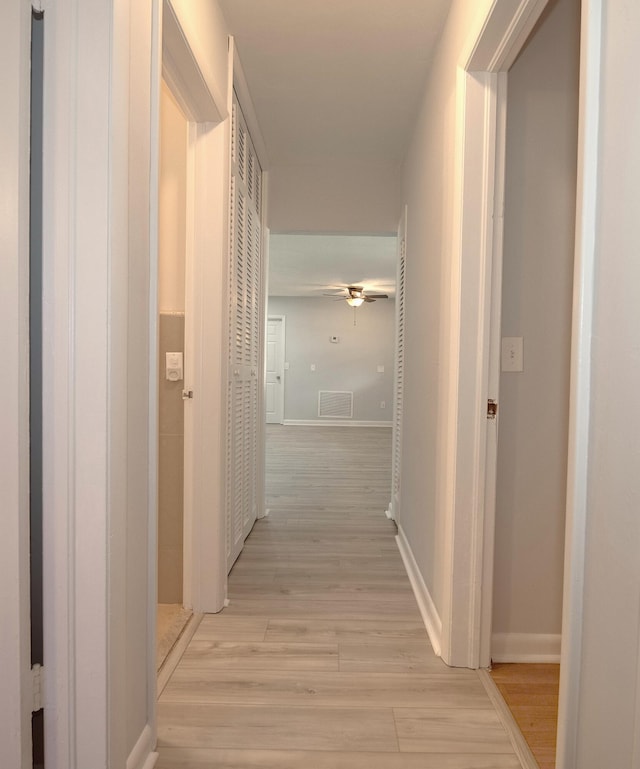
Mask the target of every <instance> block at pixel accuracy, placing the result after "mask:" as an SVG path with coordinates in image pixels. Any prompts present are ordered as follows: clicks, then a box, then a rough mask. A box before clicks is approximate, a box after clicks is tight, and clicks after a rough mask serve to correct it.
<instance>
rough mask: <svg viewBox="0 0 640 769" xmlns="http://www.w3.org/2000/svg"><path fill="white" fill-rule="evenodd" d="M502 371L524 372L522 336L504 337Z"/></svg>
mask: <svg viewBox="0 0 640 769" xmlns="http://www.w3.org/2000/svg"><path fill="white" fill-rule="evenodd" d="M502 370H503V371H507V372H514V371H516V372H517V371H524V354H523V340H522V337H521V336H504V337H502Z"/></svg>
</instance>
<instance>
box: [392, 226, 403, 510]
mask: <svg viewBox="0 0 640 769" xmlns="http://www.w3.org/2000/svg"><path fill="white" fill-rule="evenodd" d="M401 230H402V231H401V232H400V233H399V236H400V237H399V244H398V246H399V247H398V273H397V285H396V371H395V382H394V397H393V409H394V411H393V456H392V463H393V465H392V473H391V479H392V486H391V512H392V515H393V518H394V519H396V520H397V515H398V512H399V509H400V473H401V466H402V407H403V401H404V294H405V261H406V260H405V255H406V236H405V233H404V231H403V230H404V227H402V228H401Z"/></svg>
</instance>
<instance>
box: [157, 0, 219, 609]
mask: <svg viewBox="0 0 640 769" xmlns="http://www.w3.org/2000/svg"><path fill="white" fill-rule="evenodd" d="M163 7H164V11H165V13H164V18H163V24H162V41H163V47H162V51H163V66H162V72H163V75H164V77H165V80H166V82H167V85H168V86H169V88H170V90H171V93H172V94H173V96H174V97H175V98H176V100H177V101H178V103H179V104H180V106H181V107H182V109H183V110H184V111H185V113H186V115H187V116H188V117H189V118H191V122H190V123H189V131H188V133H189V142H188V150H187V220H186V221H187V240H186V244H185V245H186V274H185V389H188V390H192V391H193V394H194V395H193V399H190V400H189V401H188V402H187V403H186V405H185V448H184V464H185V483H184V559H183V603H184V605H185V606H187V607H188V608H191V609H193V610H194V611H196V612H203V611H208V612H217V611H220V609H221V608H222V605H223V603H224V598H225V595H226V589H227V581H226V568H225V567H224V566H223V564H224V561H225V557H224V544H223V543H224V519H223V517H222V515H221V513H220V511H221V509H223V499H224V497H223V489H224V483H223V480H222V476H223V472H222V466H223V465H222V463H223V456H224V454H223V451H222V448H221V444H220V436H219V434H218V432H217V431H216V430H214V429H213V427H212V426H213V425H219V424H221V420H222V414H223V406H222V404H223V399H222V395H221V389H222V381H223V374H222V366H223V363H222V360H223V352H222V348H223V345H224V343H223V339H224V329H225V321H224V312H223V309H222V308H223V307H225V306H226V304H225V300H226V289H225V285H226V284H225V281H224V269H225V258H226V244H227V240H228V233H227V219H228V217H227V215H226V213H225V212H226V211H227V208H228V173H229V161H228V154H229V153H228V141H229V137H228V132H229V126H228V121H226V120H225V121H224V122H220V120H221V117H224V116H225V115H227V114H228V110H227V105H226V104H224V105H221V104H216V103H215V98H214V95H213V94H212V93H211V91H210V90H209V88H208V86H207V85H206V82H205V76H204V74H203V73H202V69H201V68H200V65H199V63H198V61H197V56H196V53H195V51H194V47H193V46H194V41H192V40H190V39H189V37H188V35H187V33H186V32H185V31H184V27H182V26H181V25H180V22H179V20H178V17H177V15H176V13H175V10H174V9H173V6H172V3H171V0H164V3H163ZM165 55H167V56H168V57H169V61H168V62H165V61H164V56H165ZM167 64H168V66H166V65H167ZM194 83H195V84H196V86H197V87H195V88H194V87H192V86H193V85H194ZM198 83H200V85H202V86H203V87H204V88H206V97H207V98H206V99H205V100H204V101H203V100H202V98H201V97H202V93H203V92H202V88H200V85H198ZM207 99H209V100H210V102H211V103H210V104H209V106H207V104H208V102H207ZM211 105H214V107H215V110H214V108H213V107H212V106H211ZM211 211H221V212H222V214H221V216H219V217H211ZM213 255H215V258H212V256H213ZM152 370H154V371H155V370H157V367H156V368H155V369H152ZM212 542H213V543H218V546H217V547H215V546H214V547H212V546H211V543H212ZM220 543H222V544H220Z"/></svg>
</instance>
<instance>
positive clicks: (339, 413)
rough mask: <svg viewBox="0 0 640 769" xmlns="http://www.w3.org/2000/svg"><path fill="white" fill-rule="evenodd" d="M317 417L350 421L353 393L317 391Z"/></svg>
mask: <svg viewBox="0 0 640 769" xmlns="http://www.w3.org/2000/svg"><path fill="white" fill-rule="evenodd" d="M318 416H319V417H333V418H338V419H352V417H353V393H352V392H346V391H339V390H319V391H318Z"/></svg>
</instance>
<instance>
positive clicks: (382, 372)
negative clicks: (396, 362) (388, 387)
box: [378, 366, 384, 374]
mask: <svg viewBox="0 0 640 769" xmlns="http://www.w3.org/2000/svg"><path fill="white" fill-rule="evenodd" d="M378 374H384V366H378Z"/></svg>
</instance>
